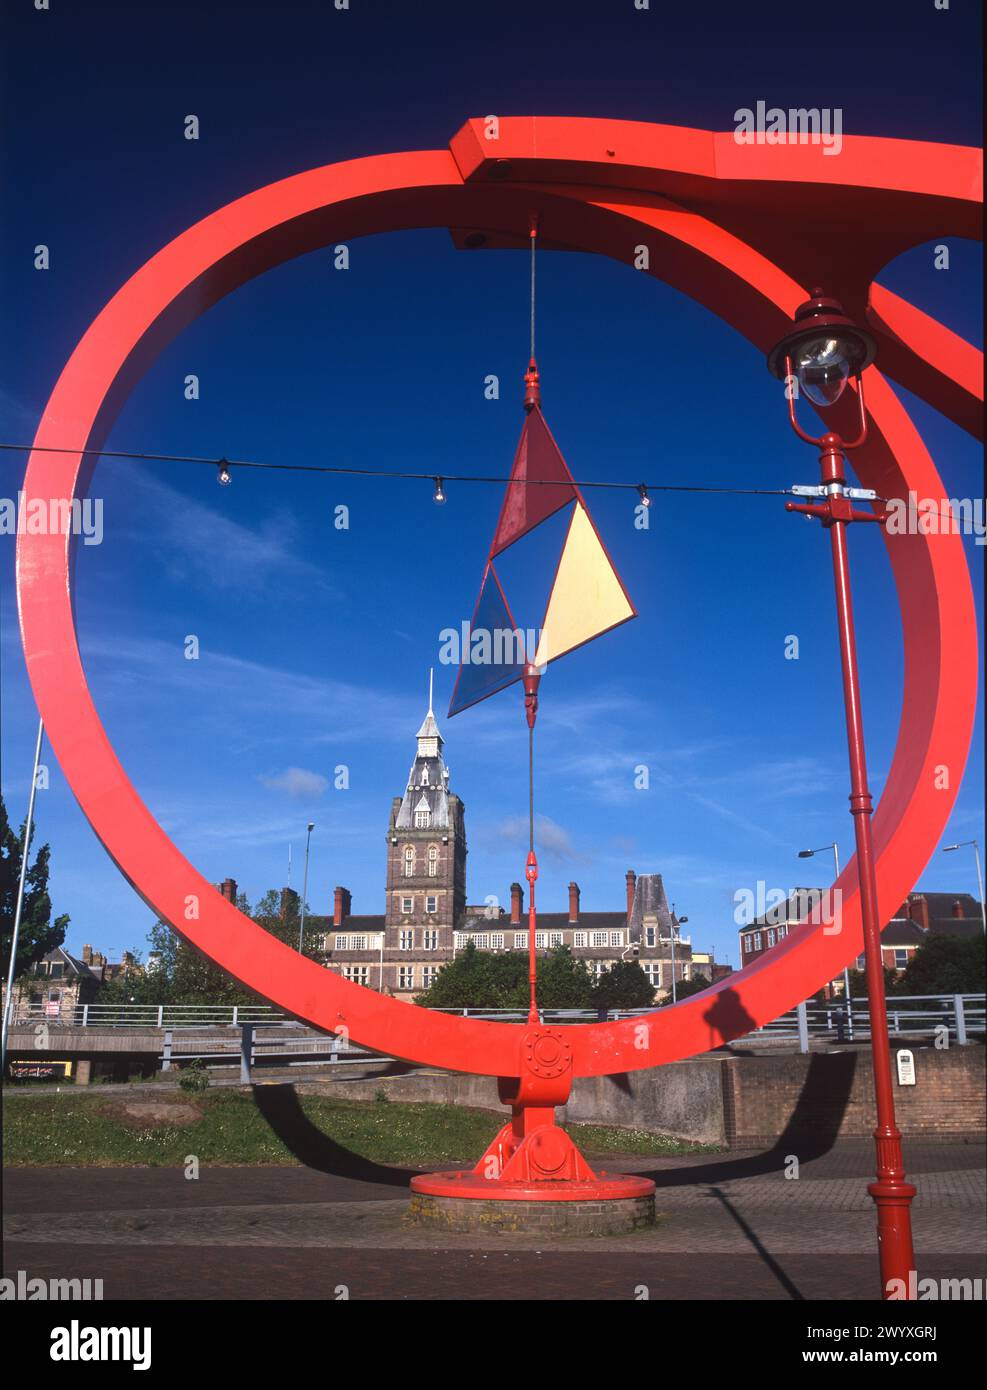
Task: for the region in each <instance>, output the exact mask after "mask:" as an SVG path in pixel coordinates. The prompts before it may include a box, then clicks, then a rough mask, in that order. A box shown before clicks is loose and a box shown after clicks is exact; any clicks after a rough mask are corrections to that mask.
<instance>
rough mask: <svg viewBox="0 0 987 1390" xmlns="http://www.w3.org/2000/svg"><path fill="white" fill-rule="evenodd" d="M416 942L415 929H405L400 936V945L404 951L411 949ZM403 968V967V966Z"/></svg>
mask: <svg viewBox="0 0 987 1390" xmlns="http://www.w3.org/2000/svg"><path fill="white" fill-rule="evenodd" d="M414 944H415V933H414V932H413V931H403V932H401V933H400V935H399V937H398V945H399V946H400V948H401V950H402V951H410V950H412V949H413V947H414ZM402 968H403V967H402Z"/></svg>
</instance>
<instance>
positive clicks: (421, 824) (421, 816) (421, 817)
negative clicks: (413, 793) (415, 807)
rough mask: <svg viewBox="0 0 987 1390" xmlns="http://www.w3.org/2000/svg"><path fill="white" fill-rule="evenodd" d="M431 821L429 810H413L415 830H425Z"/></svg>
mask: <svg viewBox="0 0 987 1390" xmlns="http://www.w3.org/2000/svg"><path fill="white" fill-rule="evenodd" d="M431 823H432V814H431V812H430V811H416V812H415V829H416V830H427V829H428V827H429V826H430V825H431Z"/></svg>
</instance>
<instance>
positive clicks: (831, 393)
mask: <svg viewBox="0 0 987 1390" xmlns="http://www.w3.org/2000/svg"><path fill="white" fill-rule="evenodd" d="M875 353H876V346H875V343H874V340H873V338H872V337H871V336H870V334H869V333H867V332H865V331H863V330H862V329H860V328H858V327H857V326H856V325H855V324H854V323H853V321H852V320H851V319H849V318H848V317H847V316H846V314H845V313H844V312H843V307H842V305H841V304H840V303H839V302H838V301H837V300H835V299H827V298H825V296H824V295H823V292H822V291H821V290H814V291H813V293H812V298H811V299H810V300H809V301H808V302H807V303H806V304H803V305H801V306H800V307H799V308H798V309H796V311H795V322H794V327H793V329H792V331H791V332H790V333H788V334H786V336H785V337H784V338H783V339H782V340H781V342H780V343H778V344H777V345H776V346H775V347H774V348H773V349H772V350H771V352H770V353H769V355H768V368H769V370H770V371H771V372H773V373H774V375H775V376H777V377H780V378H782V379H783V380H784V381H785V386H786V395H787V397H788V415H789V420H790V422H791V425H792V428H793V429H794V431H795V433H796V434H797V435H798V436H799V438H800V439H804V440H805V442H806V443H807V444H814V445H816V446H817V447H818V449H819V467H820V475H821V481H820V485H819V486H818V487H800V488H796V489H794V490H795V491H796V492H797V493H801V494H802V495H803V496H814V497H818V498H820V501H819V502H817V503H799V502H789V503H787V504H786V506H787V509H788V510H789V511H793V512H803V513H804V514H805V515H807V516H814V517H818V518H819V520H820V521H821V522H822V524H823V526H824V527H826V528H827V529H828V530H829V536H830V543H831V546H832V553H833V578H834V581H835V585H836V612H837V619H838V623H839V634H840V657H841V661H842V667H843V700H844V704H845V706H846V727H847V744H848V748H849V755H850V813H851V815H852V816H853V825H854V834H855V838H856V846H857V873H858V880H859V886H860V903H861V917H862V919H863V932H864V956H865V962H866V974H867V994H868V997H869V1000H870V1024H871V1051H872V1054H873V1059H874V1090H875V1095H876V1099H877V1128H876V1129H875V1130H874V1140H875V1146H876V1150H877V1181H876V1182H872V1183H870V1184H869V1186H868V1188H867V1190H868V1192H869V1193H870V1195H871V1196H872V1197H873V1199H874V1202H875V1205H876V1207H877V1239H878V1254H879V1258H880V1264H881V1293H882V1297H884V1298H888V1297H889V1296H890V1293H891V1287H892V1286H891V1284H890V1281H891V1280H901V1281H902V1282H901V1284H899V1285H898V1286H897V1289H898V1290H899V1291H900V1292H899V1293H896V1296H901V1295H902V1294H903V1295H904V1296H905V1297H908V1294H909V1291H910V1289H911V1288H912V1281H911V1279H910V1277H909V1275H910V1272H911V1271H912V1270H914V1267H915V1256H914V1252H913V1249H912V1223H911V1212H910V1206H911V1201H912V1198H913V1197H914V1196H915V1188H914V1187H913V1186H912V1184H911V1183H909V1182H906V1181H905V1168H904V1161H903V1158H902V1153H901V1132H900V1130H899V1129H898V1127H897V1125H896V1123H895V1113H894V1092H893V1089H892V1081H891V1047H890V1043H889V1040H888V1022H887V1005H886V1001H885V996H884V971H883V965H882V960H881V922H880V915H879V911H878V902H877V876H876V873H875V863H874V847H873V840H872V835H871V814H872V811H873V805H872V800H871V793H870V789H869V787H868V785H867V761H866V757H865V753H864V725H863V715H862V713H861V706H860V680H859V675H858V668H857V644H856V636H855V632H854V623H853V599H852V596H851V592H850V562H849V556H848V551H847V536H846V528H847V526H848V525H849V524H850V523H851V522H854V521H876V522H877V523H878V524H881V523H882V522H883V520H884V517H883V515H882V514H881V513H880V512H871V511H862V510H858V509H857V508H855V507H854V505H853V502H854V500H855V499H861V498H866V499H871V500H873V499H874V498H875V494H874V492H873V491H871V490H869V489H864V488H851V487H847V485H846V476H845V474H846V461H845V451H846V450H847V449H854V448H857V447H858V446H859V445H861V444H863V442H864V440H865V439H866V438H867V413H866V409H865V406H864V386H863V379H862V373H863V371H864V368H865V367H868V366H869V365H870V363H871V362H873V360H874V356H875ZM851 373H852V374H853V376H854V378H855V382H856V390H857V406H858V411H859V422H860V423H859V432H858V434H857V438H856V439H854V440H853V441H852V442H848V441H846V440H844V439H842V438H841V437H840V436H839V435H838V434H835V433H832V432H827V433H825V434H823V435H821V436H820V437H819V438H818V439H816V438H813V437H812V436H811V435H809V434H806V432H805V431H804V430H803V429H802V428H801V427H800V425H799V423H798V420H797V419H796V410H795V403H796V398H797V396H798V393H799V390H800V389H801V390H802V391H804V392H805V394H806V395H807V396H808V397H809V399H810V400H811V401H813V402H814V403H815V404H816V405H818V406H821V407H826V406H831V405H834V404H835V403H836V401H838V400H839V398H840V396H841V395H842V394H843V390H844V388H845V386H846V384H847V381H848V380H849V378H850V375H851Z"/></svg>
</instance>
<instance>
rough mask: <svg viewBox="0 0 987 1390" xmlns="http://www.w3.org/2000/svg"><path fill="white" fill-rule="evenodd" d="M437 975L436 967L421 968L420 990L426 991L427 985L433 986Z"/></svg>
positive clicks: (425, 966)
mask: <svg viewBox="0 0 987 1390" xmlns="http://www.w3.org/2000/svg"><path fill="white" fill-rule="evenodd" d="M438 973H439V968H438V966H437V965H423V966H422V988H423V989H428V987H429V985H431V984H434V982H435V978H436V976H437V975H438Z"/></svg>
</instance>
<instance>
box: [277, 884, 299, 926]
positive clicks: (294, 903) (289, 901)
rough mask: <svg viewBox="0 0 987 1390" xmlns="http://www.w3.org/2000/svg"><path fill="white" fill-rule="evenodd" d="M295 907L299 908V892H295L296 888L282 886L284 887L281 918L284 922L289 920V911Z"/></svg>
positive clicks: (282, 890)
mask: <svg viewBox="0 0 987 1390" xmlns="http://www.w3.org/2000/svg"><path fill="white" fill-rule="evenodd" d="M293 907H294V908H295V909H296V910H297V907H298V894H297V893H296V892H295V890H294V888H282V889H281V920H282V922H285V921H287V920H288V915H289V913H290V912H291V909H292V908H293Z"/></svg>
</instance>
